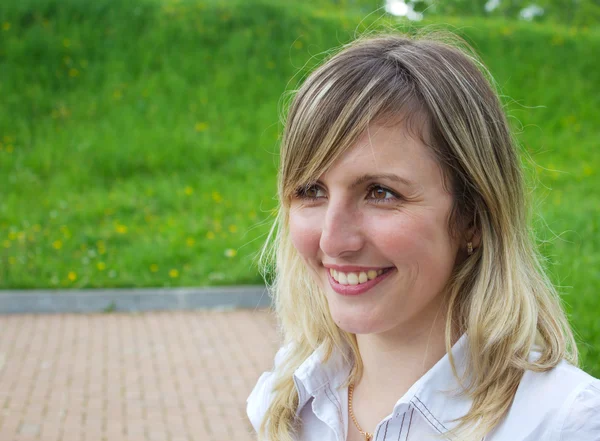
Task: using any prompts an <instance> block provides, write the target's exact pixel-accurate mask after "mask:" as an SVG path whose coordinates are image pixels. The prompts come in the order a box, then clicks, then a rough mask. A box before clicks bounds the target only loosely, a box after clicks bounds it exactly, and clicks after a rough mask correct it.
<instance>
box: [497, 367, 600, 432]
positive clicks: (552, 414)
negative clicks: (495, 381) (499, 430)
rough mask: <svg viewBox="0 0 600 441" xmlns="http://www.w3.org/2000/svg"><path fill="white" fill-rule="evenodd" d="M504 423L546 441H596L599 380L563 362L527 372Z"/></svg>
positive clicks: (599, 420)
mask: <svg viewBox="0 0 600 441" xmlns="http://www.w3.org/2000/svg"><path fill="white" fill-rule="evenodd" d="M506 423H507V426H509V427H511V428H515V427H518V428H520V429H525V430H527V431H529V433H536V434H542V433H543V434H544V438H543V439H548V440H556V441H598V440H600V380H597V379H595V378H594V377H592V376H591V375H589V374H587V373H585V372H584V371H583V370H581V369H579V368H577V367H575V366H573V365H571V364H569V363H568V362H566V361H563V362H561V363H560V364H559V365H557V366H556V367H555V368H553V369H551V370H549V371H547V372H533V371H527V372H526V373H525V374H524V375H523V379H522V380H521V383H520V384H519V387H518V389H517V393H516V395H515V398H514V400H513V404H512V406H511V408H510V410H509V412H508V414H507V419H506ZM528 439H529V438H528Z"/></svg>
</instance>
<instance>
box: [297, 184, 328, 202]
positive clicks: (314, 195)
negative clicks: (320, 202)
mask: <svg viewBox="0 0 600 441" xmlns="http://www.w3.org/2000/svg"><path fill="white" fill-rule="evenodd" d="M296 196H298V197H299V198H301V199H319V198H322V197H324V196H325V192H324V191H323V189H322V188H321V187H319V186H318V185H309V186H306V187H302V188H300V189H298V191H297V192H296Z"/></svg>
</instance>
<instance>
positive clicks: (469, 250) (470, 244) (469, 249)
mask: <svg viewBox="0 0 600 441" xmlns="http://www.w3.org/2000/svg"><path fill="white" fill-rule="evenodd" d="M467 254H468V255H469V256H470V255H471V254H473V242H467Z"/></svg>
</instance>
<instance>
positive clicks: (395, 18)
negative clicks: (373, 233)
mask: <svg viewBox="0 0 600 441" xmlns="http://www.w3.org/2000/svg"><path fill="white" fill-rule="evenodd" d="M424 26H426V27H433V28H436V29H440V28H441V29H449V30H451V31H453V32H456V33H458V34H460V35H461V36H463V37H464V38H465V39H466V40H467V41H468V42H469V43H470V44H471V45H472V46H473V47H474V48H475V49H476V50H477V51H478V52H479V53H480V54H481V56H482V58H483V60H484V61H485V63H486V64H487V65H488V66H489V68H490V70H491V72H492V74H493V75H494V76H495V79H496V81H497V83H498V88H499V90H500V92H501V94H502V98H503V101H504V103H505V105H506V109H507V113H508V114H509V116H510V120H511V124H512V125H513V129H514V131H515V134H516V136H517V139H518V141H519V143H520V146H521V150H522V158H523V165H524V167H525V168H526V170H527V176H528V185H529V192H530V194H531V196H532V200H533V207H534V209H533V212H534V216H533V219H532V226H533V230H534V231H535V232H536V234H537V237H538V240H539V244H540V247H541V250H542V252H543V254H544V255H545V256H546V257H547V259H548V266H549V268H550V272H551V274H552V277H553V280H554V281H555V282H556V284H557V285H559V286H560V291H561V294H562V295H563V298H564V300H565V303H566V305H567V308H568V311H569V313H570V315H571V319H572V321H573V324H574V326H575V328H576V330H577V332H578V335H579V339H580V340H581V341H582V342H586V343H585V344H582V346H581V351H582V355H583V359H584V362H585V365H586V367H587V368H588V371H590V372H591V373H594V374H595V375H596V376H598V375H600V320H599V319H598V317H599V316H600V298H599V296H598V292H599V291H600V235H599V229H600V193H599V190H600V149H599V148H598V147H599V146H598V141H599V139H600V128H599V127H600V93H599V91H598V87H600V60H599V58H600V57H599V55H600V1H598V0H536V1H532V2H527V1H518V0H487V1H482V0H444V1H437V2H436V1H429V0H424V1H406V2H404V1H392V0H388V1H386V2H383V1H376V0H338V1H335V0H305V1H283V0H279V1H277V0H262V1H254V0H244V1H241V0H230V1H217V0H118V1H117V0H94V1H89V0H2V2H1V4H0V288H2V289H15V288H17V289H25V288H57V289H58V288H61V289H64V288H98V287H177V286H207V285H240V284H260V283H262V279H261V278H260V276H259V275H258V271H257V267H256V265H255V259H256V254H257V252H258V250H259V249H260V247H261V245H262V244H263V242H264V240H265V238H266V233H267V231H268V229H269V226H270V224H271V221H272V219H273V218H272V210H273V208H274V207H275V205H276V200H275V193H276V192H275V177H276V166H277V160H278V158H277V152H278V140H279V136H280V133H281V129H282V127H281V124H280V121H279V113H280V111H282V110H283V109H282V102H285V99H282V97H284V95H285V92H286V91H290V90H293V89H294V88H295V87H297V85H298V84H299V82H300V81H301V79H302V77H303V76H304V75H305V74H306V73H307V72H308V71H310V69H311V68H312V67H314V66H315V65H316V64H318V63H319V61H320V60H322V59H323V57H324V56H325V55H326V54H325V51H327V50H329V49H331V48H333V47H337V46H339V45H341V44H343V43H345V42H348V41H349V40H351V39H352V38H353V36H355V35H360V34H362V33H364V32H370V31H373V30H377V29H381V28H385V27H387V28H389V27H394V28H397V29H400V30H403V31H405V32H409V33H411V32H415V31H417V30H418V29H420V28H422V27H424Z"/></svg>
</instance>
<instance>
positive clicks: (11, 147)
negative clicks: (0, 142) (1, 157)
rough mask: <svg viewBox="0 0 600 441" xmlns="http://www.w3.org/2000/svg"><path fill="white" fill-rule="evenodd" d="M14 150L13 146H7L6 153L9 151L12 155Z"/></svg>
mask: <svg viewBox="0 0 600 441" xmlns="http://www.w3.org/2000/svg"><path fill="white" fill-rule="evenodd" d="M14 149H15V148H14V147H13V146H12V145H10V144H9V145H7V146H6V151H7V152H8V153H12V152H13V150H14Z"/></svg>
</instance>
